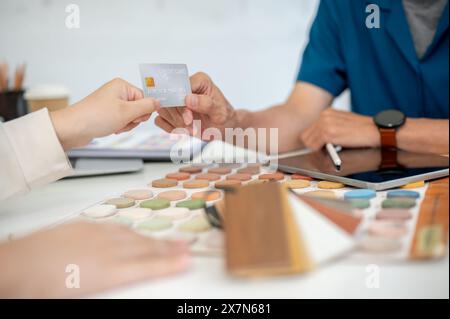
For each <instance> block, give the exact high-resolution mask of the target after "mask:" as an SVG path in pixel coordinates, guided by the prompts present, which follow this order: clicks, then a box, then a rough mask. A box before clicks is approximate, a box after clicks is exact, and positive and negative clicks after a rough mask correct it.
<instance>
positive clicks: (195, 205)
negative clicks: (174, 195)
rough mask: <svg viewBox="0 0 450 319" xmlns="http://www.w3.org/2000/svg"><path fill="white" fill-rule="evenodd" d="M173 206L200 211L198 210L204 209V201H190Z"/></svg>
mask: <svg viewBox="0 0 450 319" xmlns="http://www.w3.org/2000/svg"><path fill="white" fill-rule="evenodd" d="M175 206H176V207H185V208H188V209H190V210H194V209H200V208H203V207H205V201H204V200H202V199H190V200H185V201H182V202H178V203H177V204H176V205H175Z"/></svg>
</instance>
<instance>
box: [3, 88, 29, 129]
mask: <svg viewBox="0 0 450 319" xmlns="http://www.w3.org/2000/svg"><path fill="white" fill-rule="evenodd" d="M27 110H28V108H27V102H26V100H25V98H24V91H23V90H21V91H7V92H0V120H3V121H5V122H6V121H10V120H13V119H15V118H18V117H21V116H23V115H25V114H27Z"/></svg>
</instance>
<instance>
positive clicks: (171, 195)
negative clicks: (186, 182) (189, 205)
mask: <svg viewBox="0 0 450 319" xmlns="http://www.w3.org/2000/svg"><path fill="white" fill-rule="evenodd" d="M186 197H187V194H186V192H185V191H181V190H173V191H165V192H161V193H159V194H158V198H161V199H167V200H169V201H171V202H172V201H176V200H182V199H185V198H186Z"/></svg>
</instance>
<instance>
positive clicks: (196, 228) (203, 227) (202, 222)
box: [178, 216, 211, 233]
mask: <svg viewBox="0 0 450 319" xmlns="http://www.w3.org/2000/svg"><path fill="white" fill-rule="evenodd" d="M178 229H179V230H181V231H188V232H194V233H200V232H205V231H207V230H209V229H211V225H210V223H209V222H208V220H207V219H206V217H204V216H197V217H194V218H192V219H191V220H189V221H187V222H185V223H183V224H181V225H180V226H179V227H178Z"/></svg>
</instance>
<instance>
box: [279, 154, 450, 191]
mask: <svg viewBox="0 0 450 319" xmlns="http://www.w3.org/2000/svg"><path fill="white" fill-rule="evenodd" d="M339 157H340V158H341V160H342V166H341V168H340V169H339V170H338V169H337V168H336V167H335V166H334V164H333V162H332V161H331V159H330V157H329V155H328V153H327V152H326V151H325V150H320V151H317V152H313V153H309V154H306V155H300V156H296V157H290V158H284V159H281V160H279V162H278V165H279V167H280V169H282V170H286V171H290V172H294V171H303V172H305V173H308V172H316V173H322V174H328V175H333V176H339V177H345V178H349V179H355V180H360V181H364V182H368V183H383V182H388V181H392V180H397V179H402V178H408V177H413V176H416V175H423V174H429V173H433V172H436V171H442V170H445V169H448V166H449V158H448V157H445V156H440V155H433V154H423V153H412V152H406V151H400V150H398V151H389V150H383V151H382V150H381V149H344V150H342V151H340V152H339Z"/></svg>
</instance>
